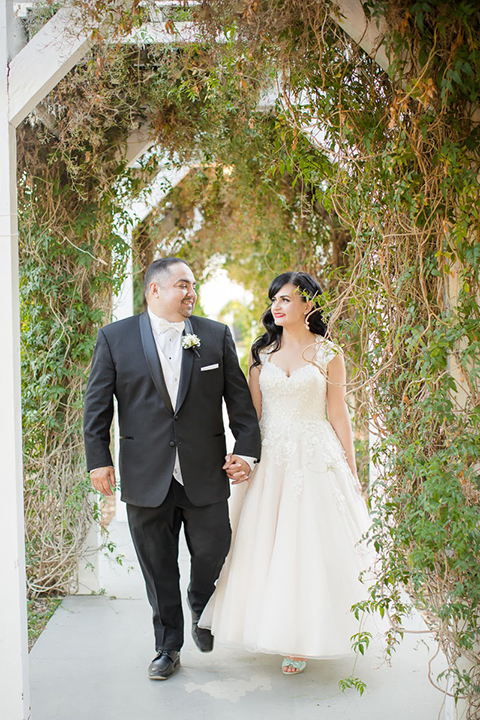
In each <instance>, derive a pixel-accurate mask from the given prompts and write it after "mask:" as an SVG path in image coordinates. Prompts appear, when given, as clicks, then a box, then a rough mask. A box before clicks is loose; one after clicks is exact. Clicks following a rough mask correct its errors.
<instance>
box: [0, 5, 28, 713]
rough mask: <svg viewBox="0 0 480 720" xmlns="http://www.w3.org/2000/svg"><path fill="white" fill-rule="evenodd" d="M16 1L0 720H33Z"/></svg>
mask: <svg viewBox="0 0 480 720" xmlns="http://www.w3.org/2000/svg"><path fill="white" fill-rule="evenodd" d="M12 26H13V2H12V0H0V33H1V35H0V53H1V77H0V167H1V172H0V308H1V314H0V342H1V348H2V350H1V354H0V397H1V399H2V412H1V414H0V457H1V458H2V502H1V503H0V548H1V552H0V578H1V587H2V612H1V619H0V623H1V625H0V697H1V704H2V717H4V718H8V720H26V719H27V718H30V717H31V715H30V698H29V686H28V641H27V604H26V592H25V588H26V576H25V540H24V537H25V536H24V516H23V478H22V441H21V437H22V426H21V394H20V311H19V288H18V228H17V185H16V146H15V143H16V138H15V128H14V126H13V125H11V124H10V122H9V119H8V62H9V43H10V38H11V37H12Z"/></svg>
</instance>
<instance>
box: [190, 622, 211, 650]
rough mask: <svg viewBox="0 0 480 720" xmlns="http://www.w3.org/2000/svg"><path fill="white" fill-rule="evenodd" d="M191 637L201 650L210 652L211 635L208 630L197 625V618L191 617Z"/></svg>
mask: <svg viewBox="0 0 480 720" xmlns="http://www.w3.org/2000/svg"><path fill="white" fill-rule="evenodd" d="M192 637H193V639H194V641H195V645H196V646H197V647H198V649H199V650H200V651H201V652H212V650H213V635H212V633H211V632H210V630H207V629H206V628H200V627H198V618H197V619H195V617H193V618H192Z"/></svg>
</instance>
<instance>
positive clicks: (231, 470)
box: [223, 455, 250, 485]
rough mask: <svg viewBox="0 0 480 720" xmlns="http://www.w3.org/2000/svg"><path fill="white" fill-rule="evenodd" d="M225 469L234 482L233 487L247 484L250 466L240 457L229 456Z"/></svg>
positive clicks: (226, 459)
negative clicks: (243, 483)
mask: <svg viewBox="0 0 480 720" xmlns="http://www.w3.org/2000/svg"><path fill="white" fill-rule="evenodd" d="M223 469H224V470H225V472H226V473H227V476H228V477H229V479H230V480H231V481H232V485H237V484H238V483H242V482H245V480H248V478H249V475H250V466H249V464H248V463H247V462H246V461H245V460H243V459H242V458H239V457H238V455H227V456H226V458H225V464H224V466H223Z"/></svg>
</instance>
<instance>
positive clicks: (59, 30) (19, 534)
mask: <svg viewBox="0 0 480 720" xmlns="http://www.w3.org/2000/svg"><path fill="white" fill-rule="evenodd" d="M22 4H25V3H14V2H13V0H0V64H1V77H0V168H1V171H0V172H1V175H0V308H1V309H2V311H1V315H0V341H1V348H2V351H1V355H0V370H1V372H0V398H1V399H2V413H1V416H0V457H1V458H2V470H3V472H2V478H3V480H2V502H1V504H0V543H1V544H0V548H1V551H0V587H1V601H0V608H1V620H0V704H1V716H2V718H5V720H27V718H31V717H32V711H31V708H30V698H29V681H28V646H27V613H26V597H25V586H26V578H25V547H24V517H23V515H24V511H23V487H22V486H23V478H22V426H21V395H20V314H19V286H18V229H17V187H16V165H17V163H16V128H17V127H18V125H19V124H20V123H21V122H22V121H23V120H24V119H25V118H26V117H27V115H28V114H29V113H30V112H32V110H34V108H35V107H36V106H37V105H38V103H40V102H41V100H42V99H43V98H44V97H45V96H46V95H47V94H48V93H49V92H50V90H52V89H53V88H54V87H55V85H56V84H57V83H58V82H59V81H60V80H61V79H62V78H63V77H64V76H65V75H66V73H67V72H68V71H69V70H70V69H71V68H72V67H74V65H75V64H76V63H77V62H79V61H80V60H81V58H82V57H83V56H84V55H85V54H86V53H87V51H88V49H89V47H90V42H91V36H90V35H89V33H88V32H86V31H85V30H84V29H83V28H82V25H81V23H80V21H79V18H78V16H77V14H76V12H75V3H74V2H72V4H71V5H69V4H67V3H65V4H64V5H63V6H62V7H61V8H60V9H59V10H58V12H57V13H56V14H55V15H54V16H53V17H52V19H51V20H49V21H48V22H47V24H46V25H45V26H44V27H43V28H42V29H41V30H40V31H39V32H38V33H37V34H36V35H35V36H34V37H33V39H32V40H30V41H29V42H28V43H27V42H26V39H25V37H24V35H23V31H22V26H21V24H20V23H19V22H18V19H16V18H15V13H14V10H15V6H17V7H18V6H19V5H22ZM30 4H31V0H30ZM158 4H159V5H162V4H163V5H166V4H174V3H167V2H164V3H160V2H159V3H158ZM337 4H338V8H339V11H338V13H335V14H334V15H332V16H333V17H334V19H335V20H336V22H338V24H339V25H341V26H342V27H343V28H344V30H345V31H346V32H347V33H348V34H349V35H350V36H351V37H352V38H353V39H354V40H355V41H356V42H358V43H359V44H360V45H361V47H362V48H363V49H364V50H365V51H366V52H368V53H370V54H371V55H372V56H373V57H374V58H375V60H376V61H377V62H378V63H379V65H381V67H382V68H384V69H387V67H388V64H389V61H388V57H387V55H386V52H385V49H384V47H383V45H382V38H383V32H384V30H385V26H382V24H381V23H380V24H377V23H369V22H368V21H367V19H366V18H365V15H364V12H363V9H362V6H361V3H360V0H338V3H337ZM184 25H185V27H184V28H183V31H182V41H183V42H185V41H187V42H188V39H189V38H193V37H194V35H195V29H194V27H187V26H186V24H184ZM145 35H147V36H148V37H150V38H153V39H154V41H155V42H168V43H172V42H175V38H174V37H172V34H169V33H167V32H166V31H165V28H164V25H162V23H161V17H160V18H159V22H157V23H153V24H152V26H151V27H149V28H148V29H147V30H146V31H145ZM139 37H140V36H136V35H132V36H131V37H130V38H129V42H137V40H138V38H139ZM150 144H151V141H150V140H149V136H148V129H142V130H140V131H137V132H136V133H135V134H134V135H132V137H131V138H130V141H129V143H128V147H127V151H126V152H127V158H128V159H129V160H130V161H134V160H135V158H137V157H139V156H140V155H141V154H142V152H144V150H145V149H146V148H147V147H149V145H150ZM455 295H456V291H455V288H452V291H451V293H450V296H451V299H452V301H453V299H454V297H455ZM127 304H128V301H127Z"/></svg>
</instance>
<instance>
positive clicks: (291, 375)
mask: <svg viewBox="0 0 480 720" xmlns="http://www.w3.org/2000/svg"><path fill="white" fill-rule="evenodd" d="M267 365H273V367H276V368H277V369H278V370H280V372H281V373H283V375H285V377H286V378H287V379H288V380H290V378H291V377H293V375H295V373H297V372H298V371H299V370H305V368H308V367H314V365H312V364H311V363H309V364H308V365H301V366H300V367H298V368H295V370H292V372H291V373H290V375H287V371H286V370H284V369H283V368H281V367H280V365H277V363H274V362H272V360H270V359H269V360H268V362H267Z"/></svg>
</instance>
